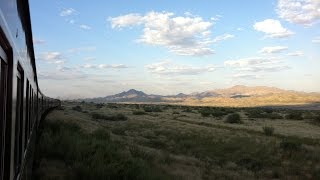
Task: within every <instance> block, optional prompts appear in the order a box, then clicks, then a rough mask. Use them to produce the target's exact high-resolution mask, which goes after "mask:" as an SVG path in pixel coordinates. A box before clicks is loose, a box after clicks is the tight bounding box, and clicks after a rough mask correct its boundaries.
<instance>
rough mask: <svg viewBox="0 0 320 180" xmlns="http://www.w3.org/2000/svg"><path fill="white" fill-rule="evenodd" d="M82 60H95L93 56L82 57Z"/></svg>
mask: <svg viewBox="0 0 320 180" xmlns="http://www.w3.org/2000/svg"><path fill="white" fill-rule="evenodd" d="M83 60H85V61H94V60H96V58H95V57H85V58H83Z"/></svg>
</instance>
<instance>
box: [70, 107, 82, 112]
mask: <svg viewBox="0 0 320 180" xmlns="http://www.w3.org/2000/svg"><path fill="white" fill-rule="evenodd" d="M72 110H74V111H78V112H82V108H81V106H74V107H72Z"/></svg>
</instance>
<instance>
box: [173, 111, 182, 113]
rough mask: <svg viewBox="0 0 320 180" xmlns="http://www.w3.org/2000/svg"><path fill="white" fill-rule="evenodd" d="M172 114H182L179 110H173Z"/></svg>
mask: <svg viewBox="0 0 320 180" xmlns="http://www.w3.org/2000/svg"><path fill="white" fill-rule="evenodd" d="M172 114H180V113H179V112H178V111H173V112H172Z"/></svg>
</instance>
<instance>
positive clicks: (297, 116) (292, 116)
mask: <svg viewBox="0 0 320 180" xmlns="http://www.w3.org/2000/svg"><path fill="white" fill-rule="evenodd" d="M285 117H286V119H294V120H303V117H302V112H298V111H293V112H290V113H289V114H287V115H286V116H285Z"/></svg>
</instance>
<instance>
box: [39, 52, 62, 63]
mask: <svg viewBox="0 0 320 180" xmlns="http://www.w3.org/2000/svg"><path fill="white" fill-rule="evenodd" d="M37 59H39V60H42V61H46V62H48V63H51V64H63V63H64V57H63V55H62V53H61V52H56V51H52V52H43V53H41V54H40V56H39V57H37Z"/></svg>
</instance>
